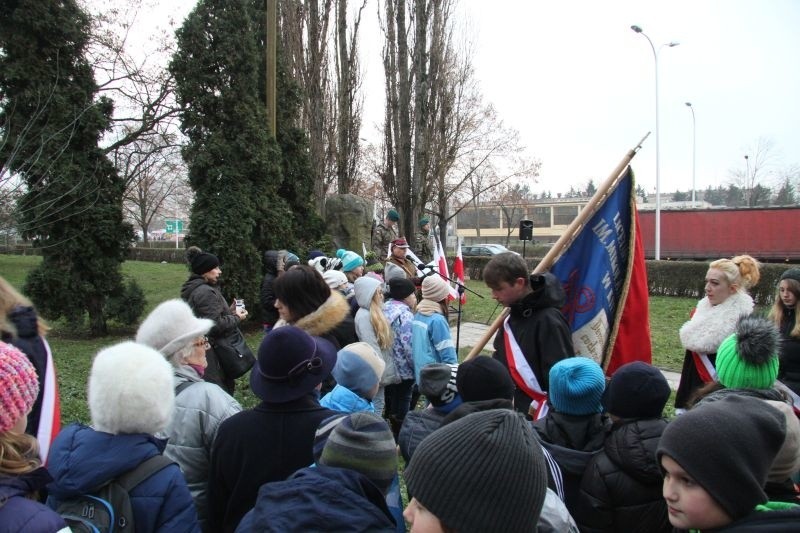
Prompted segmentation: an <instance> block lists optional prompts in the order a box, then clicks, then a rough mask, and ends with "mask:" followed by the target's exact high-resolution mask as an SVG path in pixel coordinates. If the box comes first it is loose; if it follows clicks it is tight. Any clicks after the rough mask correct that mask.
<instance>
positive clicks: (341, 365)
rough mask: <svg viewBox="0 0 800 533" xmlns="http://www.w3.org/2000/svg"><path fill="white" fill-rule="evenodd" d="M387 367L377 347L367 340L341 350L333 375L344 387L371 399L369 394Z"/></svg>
mask: <svg viewBox="0 0 800 533" xmlns="http://www.w3.org/2000/svg"><path fill="white" fill-rule="evenodd" d="M385 367H386V363H384V362H383V359H382V358H381V356H380V355H379V354H378V353H377V352H376V351H375V348H373V347H372V346H371V345H370V344H367V343H366V342H354V343H352V344H348V345H347V346H345V347H344V348H342V349H341V350H339V353H338V354H337V357H336V365H334V367H333V371H332V372H331V375H332V376H333V379H335V380H336V383H338V384H339V385H341V386H342V387H345V388H347V389H350V390H351V391H353V392H355V393H356V394H358V395H359V396H361V397H362V398H366V399H367V400H371V399H372V398H371V397H369V398H368V397H367V395H368V394H369V392H370V391H371V390H372V388H373V387H375V384H376V383H378V382H379V381H380V379H381V376H383V370H384V368H385Z"/></svg>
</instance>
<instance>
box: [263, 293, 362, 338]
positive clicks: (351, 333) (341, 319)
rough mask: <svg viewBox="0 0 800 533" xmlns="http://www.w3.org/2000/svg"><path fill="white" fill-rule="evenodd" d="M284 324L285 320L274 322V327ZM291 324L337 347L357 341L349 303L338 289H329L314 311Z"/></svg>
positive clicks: (285, 323)
mask: <svg viewBox="0 0 800 533" xmlns="http://www.w3.org/2000/svg"><path fill="white" fill-rule="evenodd" d="M285 325H287V322H286V321H285V320H278V321H277V322H276V323H275V327H276V328H279V327H282V326H285ZM292 325H293V326H295V327H298V328H300V329H302V330H303V331H305V332H306V333H308V334H309V335H312V336H314V337H322V338H323V339H325V340H328V341H330V342H331V343H333V345H334V346H336V348H337V349H341V348H344V347H345V346H347V345H348V344H351V343H353V342H358V337H356V329H355V324H354V323H353V318H352V317H351V316H350V307H349V304H348V303H347V300H345V298H344V296H342V295H341V293H340V292H339V291H331V295H330V296H329V297H328V299H327V300H325V302H324V303H323V304H322V305H321V306H319V307H318V308H317V310H316V311H314V312H313V313H310V314H308V315H306V316H304V317H301V318H299V319H298V320H297V321H296V322H294V323H293V324H292Z"/></svg>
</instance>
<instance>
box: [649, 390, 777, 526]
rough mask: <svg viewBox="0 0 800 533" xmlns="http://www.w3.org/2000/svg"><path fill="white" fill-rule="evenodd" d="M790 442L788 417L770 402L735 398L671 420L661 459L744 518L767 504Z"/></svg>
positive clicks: (658, 453)
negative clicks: (775, 465) (770, 477)
mask: <svg viewBox="0 0 800 533" xmlns="http://www.w3.org/2000/svg"><path fill="white" fill-rule="evenodd" d="M785 438H786V419H785V418H784V416H783V414H782V413H781V412H780V411H778V410H777V409H775V408H774V407H771V406H770V405H769V404H767V403H766V402H765V401H763V400H760V399H757V398H751V397H744V396H735V395H730V396H728V397H726V398H724V399H722V400H719V401H716V402H709V403H701V404H699V405H698V406H696V407H695V408H693V409H691V410H690V411H687V412H686V413H684V414H682V415H680V416H678V417H677V418H676V419H675V420H673V421H672V422H670V423H669V424H668V425H667V427H666V429H665V430H664V433H663V434H662V435H661V440H660V441H659V443H658V449H657V450H656V457H657V458H658V463H659V466H660V465H661V456H662V455H667V456H669V457H671V458H672V459H673V460H674V461H675V462H676V463H678V464H679V465H680V467H681V468H683V469H684V470H685V471H686V473H687V474H689V475H690V476H691V477H692V478H693V479H694V480H695V481H696V482H697V483H699V484H700V486H701V487H703V488H704V489H705V490H706V492H708V494H709V496H711V497H712V498H713V499H714V500H715V501H716V502H717V503H718V504H719V505H720V506H721V507H722V509H724V510H725V512H726V513H728V515H729V516H730V517H731V518H732V519H733V520H739V519H740V518H743V517H744V516H746V515H748V514H750V512H752V511H753V509H755V507H756V505H758V504H762V503H764V502H766V501H767V495H766V493H765V492H764V489H763V487H764V484H765V483H766V482H767V474H768V473H769V470H770V467H771V466H772V462H773V461H774V459H775V456H776V455H777V454H778V450H780V448H781V446H782V445H783V441H784V439H785Z"/></svg>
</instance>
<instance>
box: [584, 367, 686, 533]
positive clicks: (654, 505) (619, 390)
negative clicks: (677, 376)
mask: <svg viewBox="0 0 800 533" xmlns="http://www.w3.org/2000/svg"><path fill="white" fill-rule="evenodd" d="M669 393H670V389H669V384H668V383H667V380H666V379H664V376H663V375H662V374H661V371H659V370H658V369H657V368H655V367H653V366H651V365H648V364H647V363H643V362H641V361H636V362H633V363H628V364H627V365H623V366H621V367H620V368H619V369H618V370H617V371H616V373H615V374H614V377H612V378H611V381H610V382H609V384H608V386H607V387H606V390H605V393H604V394H603V407H605V410H606V412H607V413H608V414H609V416H610V418H611V421H612V423H613V425H612V427H611V432H610V433H609V434H608V436H607V437H606V440H605V444H604V445H603V449H602V450H601V451H600V452H599V453H598V454H597V455H595V456H594V458H592V460H591V461H590V462H589V466H588V467H587V468H586V472H585V473H584V474H583V479H582V480H581V488H580V496H579V500H578V505H577V507H575V511H574V513H573V516H574V517H575V520H576V521H577V522H578V524H579V525H580V527H581V531H583V532H594V531H609V532H610V531H629V532H631V533H635V532H642V533H645V532H647V533H649V532H653V533H656V532H659V531H665V532H666V531H671V530H672V526H671V525H670V523H669V520H668V519H667V506H666V504H665V503H664V498H663V497H662V495H661V487H662V485H663V478H662V475H661V470H660V468H659V466H658V462H657V461H656V454H655V452H656V447H657V446H658V441H659V439H660V438H661V433H662V432H663V431H664V428H666V427H667V421H666V420H665V419H663V418H662V417H661V413H662V411H663V410H664V405H666V403H667V400H668V399H669Z"/></svg>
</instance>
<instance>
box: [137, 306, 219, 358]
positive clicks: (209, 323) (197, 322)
mask: <svg viewBox="0 0 800 533" xmlns="http://www.w3.org/2000/svg"><path fill="white" fill-rule="evenodd" d="M213 326H214V321H213V320H208V319H206V318H197V317H196V316H194V313H192V308H191V307H189V305H188V304H187V303H186V302H184V301H183V300H177V299H175V300H167V301H166V302H163V303H161V304H159V305H158V307H156V308H155V309H153V311H152V312H151V313H150V314H149V315H147V318H145V319H144V322H142V325H141V326H139V331H137V332H136V342H138V343H140V344H144V345H145V346H149V347H151V348H154V349H156V350H158V351H159V352H161V354H162V355H165V356H170V355H172V354H173V353H175V352H177V351H178V350H180V349H181V348H183V347H184V346H185V345H186V344H188V343H189V342H190V341H191V340H192V339H195V338H197V337H200V336H202V335H205V334H206V333H208V331H209V330H210V329H211V328H212V327H213Z"/></svg>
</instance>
